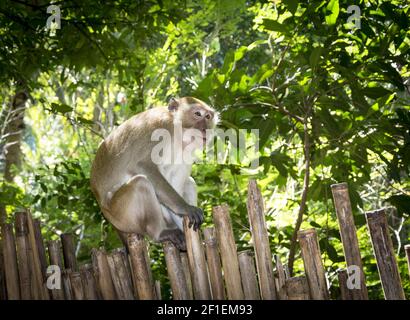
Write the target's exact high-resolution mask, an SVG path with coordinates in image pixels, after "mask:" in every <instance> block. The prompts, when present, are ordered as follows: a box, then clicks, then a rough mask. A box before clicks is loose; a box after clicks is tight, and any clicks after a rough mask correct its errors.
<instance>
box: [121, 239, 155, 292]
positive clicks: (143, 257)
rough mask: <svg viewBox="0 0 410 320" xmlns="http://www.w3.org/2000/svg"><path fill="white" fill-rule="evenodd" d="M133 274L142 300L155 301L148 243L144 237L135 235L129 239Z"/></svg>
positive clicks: (135, 286)
mask: <svg viewBox="0 0 410 320" xmlns="http://www.w3.org/2000/svg"><path fill="white" fill-rule="evenodd" d="M127 244H128V250H129V256H130V260H131V268H132V273H133V275H134V277H133V279H134V288H135V289H136V291H137V293H138V298H139V299H140V300H154V299H155V291H154V283H153V280H152V273H151V268H150V261H149V259H148V250H147V243H146V242H145V240H144V237H143V236H141V235H138V234H135V233H132V234H129V235H128V237H127Z"/></svg>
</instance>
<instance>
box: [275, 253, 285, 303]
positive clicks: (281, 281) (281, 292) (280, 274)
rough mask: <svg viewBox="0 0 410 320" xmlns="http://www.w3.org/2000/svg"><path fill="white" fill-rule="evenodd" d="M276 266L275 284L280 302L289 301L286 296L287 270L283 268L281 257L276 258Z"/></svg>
mask: <svg viewBox="0 0 410 320" xmlns="http://www.w3.org/2000/svg"><path fill="white" fill-rule="evenodd" d="M274 260H275V265H276V273H275V274H276V277H275V284H276V292H277V294H278V298H279V300H288V297H287V295H286V279H287V275H286V272H285V268H284V267H283V264H282V261H280V258H279V256H277V255H275V256H274Z"/></svg>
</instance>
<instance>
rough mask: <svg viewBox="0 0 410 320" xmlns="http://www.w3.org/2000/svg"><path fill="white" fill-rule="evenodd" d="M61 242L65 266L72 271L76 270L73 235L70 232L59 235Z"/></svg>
mask: <svg viewBox="0 0 410 320" xmlns="http://www.w3.org/2000/svg"><path fill="white" fill-rule="evenodd" d="M61 244H62V246H63V256H64V266H65V268H66V269H71V271H72V272H74V271H77V270H78V268H77V258H76V257H75V245H74V237H73V235H72V234H71V233H63V234H62V235H61Z"/></svg>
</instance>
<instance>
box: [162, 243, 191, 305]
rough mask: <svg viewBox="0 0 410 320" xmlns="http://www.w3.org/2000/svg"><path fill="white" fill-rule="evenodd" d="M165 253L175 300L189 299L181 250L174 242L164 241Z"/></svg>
mask: <svg viewBox="0 0 410 320" xmlns="http://www.w3.org/2000/svg"><path fill="white" fill-rule="evenodd" d="M164 255H165V261H166V264H167V270H168V276H169V281H170V282H171V290H172V298H173V299H174V300H188V299H189V298H190V296H189V291H188V286H187V283H186V278H185V273H184V268H183V266H182V262H181V257H180V255H179V250H178V249H177V247H175V245H174V244H172V243H171V242H168V241H167V242H165V243H164Z"/></svg>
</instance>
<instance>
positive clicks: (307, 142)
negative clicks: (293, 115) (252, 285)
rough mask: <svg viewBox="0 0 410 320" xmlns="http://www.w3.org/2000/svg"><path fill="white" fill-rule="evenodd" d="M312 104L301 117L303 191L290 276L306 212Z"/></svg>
mask: <svg viewBox="0 0 410 320" xmlns="http://www.w3.org/2000/svg"><path fill="white" fill-rule="evenodd" d="M311 111H312V106H311V105H310V104H309V105H307V106H306V113H305V117H304V119H303V131H304V141H303V144H304V156H305V177H304V179H303V191H302V198H301V201H300V206H299V212H298V217H297V219H296V224H295V229H294V230H293V234H292V239H291V242H290V249H289V258H288V269H289V274H290V276H292V275H293V264H294V262H295V253H296V244H297V237H298V231H299V230H300V226H301V225H302V222H303V216H304V214H305V213H306V202H307V194H308V191H309V181H310V136H309V128H308V124H309V118H310V115H311Z"/></svg>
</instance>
